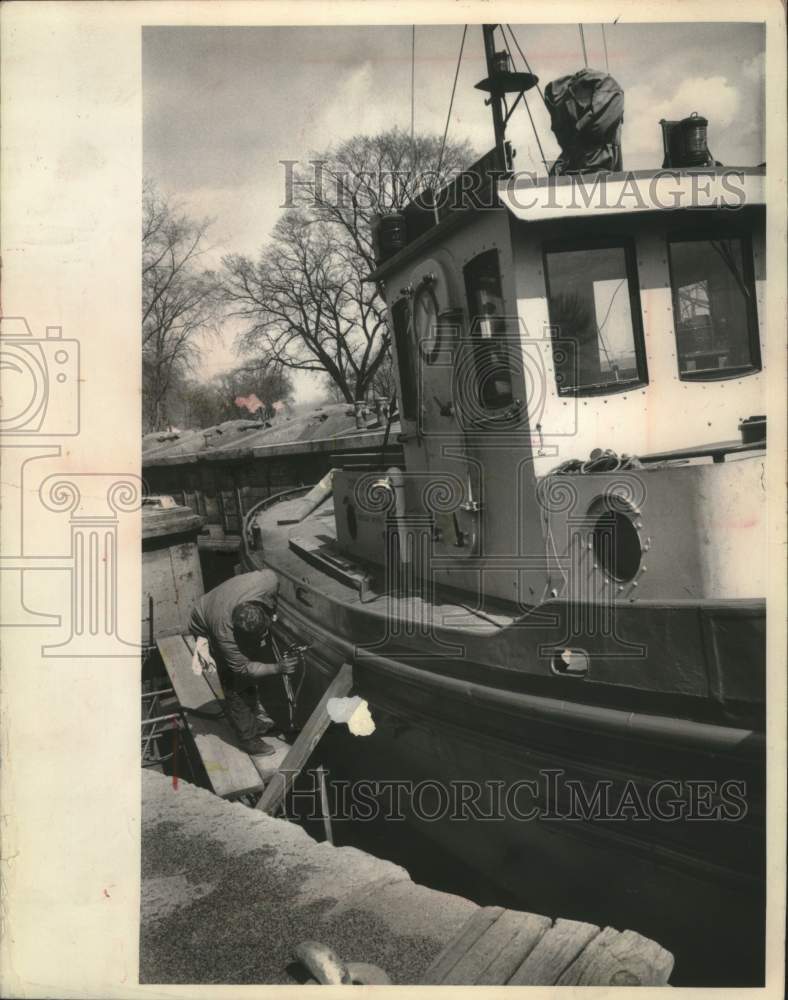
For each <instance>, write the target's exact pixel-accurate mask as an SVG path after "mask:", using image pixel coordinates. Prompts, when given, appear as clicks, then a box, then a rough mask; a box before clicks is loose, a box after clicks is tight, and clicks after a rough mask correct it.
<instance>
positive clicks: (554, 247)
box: [542, 236, 649, 398]
mask: <svg viewBox="0 0 788 1000" xmlns="http://www.w3.org/2000/svg"><path fill="white" fill-rule="evenodd" d="M582 250H623V251H624V266H625V268H626V272H627V273H626V280H627V290H628V292H629V312H630V318H631V321H632V339H633V342H634V347H635V362H636V364H637V373H638V377H637V380H633V381H631V382H627V383H626V385H621V384H620V383H617V382H611V383H610V384H609V385H602V386H590V387H585V386H577V387H574V386H569V387H565V386H561V385H560V384H559V382H558V372H557V371H554V373H553V374H554V377H555V386H556V390H557V392H558V395H559V396H561V397H570V398H571V397H576V396H581V397H582V396H613V395H620V394H621V393H623V392H634V391H635V390H637V389H642V388H643V387H644V386H647V385H648V382H649V379H648V361H647V358H646V339H645V335H644V332H643V312H642V308H641V304H640V276H639V274H638V267H637V252H636V249H635V241H634V239H633V238H632V237H631V236H608V237H604V238H597V239H595V238H587V239H586V238H575V239H563V240H548V241H547V242H545V243H543V244H542V272H543V274H544V284H545V291H546V293H547V313H548V316H550V339H551V341H553V342H555V341H560V340H561V339H563V340H569V339H571V338H567V337H564V338H561V337H560V335H559V337H556V336H555V326H554V324H553V322H552V319H553V317H552V315H551V314H550V298H551V296H550V270H549V267H548V255H549V254H551V253H565V252H567V251H582Z"/></svg>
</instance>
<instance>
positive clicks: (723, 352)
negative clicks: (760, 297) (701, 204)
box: [669, 239, 760, 381]
mask: <svg viewBox="0 0 788 1000" xmlns="http://www.w3.org/2000/svg"><path fill="white" fill-rule="evenodd" d="M669 250H670V276H671V286H672V290H673V318H674V323H675V328H676V348H677V354H678V363H679V377H680V378H682V379H698V380H702V381H705V380H708V379H718V378H729V377H731V376H732V375H739V374H743V373H746V372H748V371H755V370H757V369H759V368H760V357H759V350H758V321H757V313H756V306H755V284H754V281H753V274H752V263H751V254H750V248H749V246H748V245H745V243H744V241H743V240H741V239H709V240H704V239H693V240H681V241H678V240H676V241H673V242H671V243H669Z"/></svg>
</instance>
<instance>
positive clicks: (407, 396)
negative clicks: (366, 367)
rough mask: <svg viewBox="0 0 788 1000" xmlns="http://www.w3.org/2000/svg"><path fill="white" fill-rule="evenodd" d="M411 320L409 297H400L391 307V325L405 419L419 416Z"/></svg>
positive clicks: (413, 418)
mask: <svg viewBox="0 0 788 1000" xmlns="http://www.w3.org/2000/svg"><path fill="white" fill-rule="evenodd" d="M409 320H410V310H409V308H408V302H407V299H398V300H397V301H396V302H395V303H394V305H393V307H392V309H391V325H392V327H393V334H394V338H393V339H394V350H395V351H396V352H397V370H398V372H399V383H400V384H399V395H400V405H401V407H402V416H403V417H404V418H405V420H415V419H416V416H417V414H416V409H417V394H416V370H415V367H414V363H413V358H414V353H415V352H414V348H413V347H412V345H411V343H410V335H409V328H410V322H409Z"/></svg>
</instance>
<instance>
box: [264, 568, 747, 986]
mask: <svg viewBox="0 0 788 1000" xmlns="http://www.w3.org/2000/svg"><path fill="white" fill-rule="evenodd" d="M285 589H287V588H285ZM314 603H316V604H317V603H319V602H314ZM322 610H323V612H324V614H325V611H326V608H325V606H324V607H323V609H322ZM278 613H279V626H280V628H284V630H286V632H287V633H288V634H290V635H297V636H298V637H299V638H300V639H301V640H302V641H304V642H307V643H309V644H310V648H309V650H308V652H307V653H306V657H305V659H306V674H305V679H304V684H303V687H302V693H301V699H300V705H299V712H300V714H301V718H302V719H303V718H305V716H306V715H307V714H308V712H309V711H310V710H311V707H313V706H314V705H315V704H316V703H317V701H318V700H319V698H320V696H321V694H322V693H323V691H324V690H325V688H326V687H327V685H328V683H330V680H331V677H332V676H333V675H334V673H335V672H336V670H337V669H338V667H339V665H340V664H341V663H342V662H344V661H349V662H352V663H353V665H354V691H355V692H356V693H358V694H360V695H361V696H362V697H364V698H365V699H367V701H368V703H369V705H370V710H371V713H372V716H373V719H374V721H375V726H376V729H375V732H374V734H373V735H372V736H369V737H348V738H347V740H346V745H345V748H344V750H343V751H342V752H341V753H340V758H341V759H340V760H338V762H337V763H336V765H335V775H334V777H335V778H341V779H343V780H346V781H350V782H354V783H356V784H354V785H352V786H351V788H350V791H349V795H350V801H349V802H348V801H347V800H346V798H345V797H344V796H345V795H346V794H348V793H343V799H342V802H341V803H340V804H339V805H336V804H335V805H334V808H335V810H336V812H337V813H339V814H341V815H338V816H337V821H338V822H341V819H342V817H343V816H344V817H345V818H347V819H348V821H349V822H355V823H359V822H365V821H368V820H371V819H387V818H388V819H392V820H395V821H398V820H402V821H404V822H406V823H408V824H410V825H411V826H412V827H413V828H414V829H415V830H417V831H418V834H419V835H420V836H422V837H426V838H427V839H428V840H429V841H431V842H433V843H434V844H435V845H436V847H437V848H438V849H440V850H441V851H443V852H448V853H450V854H451V855H453V856H454V857H456V858H457V859H458V861H459V862H460V863H462V864H463V865H466V866H470V867H472V868H473V870H474V871H475V872H476V873H477V874H478V876H479V879H480V880H481V883H482V884H484V885H485V886H486V888H487V889H488V890H489V893H490V895H489V900H490V901H492V900H496V901H497V900H499V899H500V898H501V897H502V896H503V897H505V898H507V899H512V900H516V902H517V903H518V905H520V906H523V907H526V908H528V909H530V910H535V911H542V912H546V913H550V914H554V915H555V914H560V915H561V916H564V917H571V918H574V919H581V920H586V921H592V922H594V923H599V924H603V925H605V924H611V925H613V926H617V927H619V928H622V927H629V928H632V929H635V930H637V931H639V932H640V933H643V934H645V935H647V936H652V937H654V938H656V939H657V940H659V941H660V942H661V943H662V944H663V945H664V946H665V947H667V948H669V949H670V950H672V951H673V952H674V954H676V956H677V959H678V965H677V975H678V976H679V977H682V981H686V982H688V983H689V982H694V983H696V984H702V985H727V986H731V985H742V986H745V985H750V986H754V985H757V984H758V983H760V982H762V979H763V953H762V952H753V951H752V950H750V951H748V953H747V954H746V955H745V954H742V952H741V948H740V947H739V946H738V943H737V942H740V941H741V935H742V933H743V932H744V930H745V929H746V932H747V937H748V939H750V940H752V941H762V940H763V933H762V930H763V926H764V919H765V890H764V858H765V832H764V831H765V823H764V775H765V749H764V744H763V740H762V738H761V737H760V736H759V735H758V733H755V732H753V731H752V730H748V729H746V728H740V727H738V726H737V725H728V724H725V720H720V719H717V720H716V721H715V722H703V721H699V720H697V719H695V720H693V719H687V718H681V717H670V716H664V715H662V716H660V715H653V714H649V713H647V712H633V711H628V710H625V709H623V708H618V707H610V706H609V705H593V704H588V703H584V702H582V701H569V700H562V699H560V698H556V697H546V696H544V694H539V693H536V694H535V693H533V691H530V692H529V691H528V690H525V691H523V690H516V689H514V688H516V685H512V686H511V687H509V688H507V687H506V686H500V683H499V684H498V686H492V685H487V684H484V683H480V682H479V681H478V680H469V679H467V677H466V676H463V673H462V672H463V669H464V668H465V666H466V664H465V663H464V662H460V661H457V662H453V661H452V660H451V658H450V657H446V658H441V659H433V660H432V661H430V660H429V659H428V660H426V661H421V662H419V661H418V660H417V659H414V657H413V656H409V655H408V653H407V651H404V652H403V653H402V654H401V658H398V656H397V655H396V654H395V653H393V652H392V651H391V650H384V652H385V654H386V655H383V653H381V651H380V650H379V649H372V650H370V649H369V648H364V647H361V646H359V645H358V644H357V643H356V642H353V641H352V639H351V634H356V635H357V634H358V631H359V630H358V629H355V630H354V632H353V633H350V632H346V631H345V632H343V630H342V629H341V628H338V619H337V616H334V617H333V618H331V617H329V618H326V617H323V618H322V619H321V618H319V617H318V615H317V614H316V608H315V607H314V606H313V607H312V608H311V609H308V611H307V613H305V608H304V607H303V605H300V604H299V606H298V607H297V606H296V605H295V603H293V604H290V603H289V602H288V601H287V600H286V598H285V599H283V600H281V601H280V604H279V609H278ZM356 624H357V623H356ZM569 683H571V682H569ZM370 782H373V783H375V782H377V783H378V785H377V786H376V787H373V788H372V789H370V784H369V783H370ZM359 783H360V784H359ZM397 783H399V784H397ZM356 788H361V789H362V790H363V796H362V798H363V800H364V801H363V802H362V803H361V805H359V803H357V802H355V799H354V795H355V792H354V789H356ZM395 788H399V789H400V791H398V792H396V803H395V794H394V792H393V789H395ZM475 788H478V790H479V791H478V795H477V796H476V797H475V798H474V789H475ZM463 796H464V799H463ZM371 800H374V803H375V805H374V806H370V801H371ZM370 809H371V810H372V812H373V813H374V815H373V816H368V815H367V813H368V812H369V811H370ZM392 809H394V810H395V811H394V813H392ZM675 813H678V815H675Z"/></svg>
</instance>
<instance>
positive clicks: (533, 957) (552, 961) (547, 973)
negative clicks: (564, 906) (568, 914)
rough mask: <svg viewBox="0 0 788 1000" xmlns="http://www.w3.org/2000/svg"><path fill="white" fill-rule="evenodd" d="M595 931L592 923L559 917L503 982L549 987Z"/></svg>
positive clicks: (595, 927)
mask: <svg viewBox="0 0 788 1000" xmlns="http://www.w3.org/2000/svg"><path fill="white" fill-rule="evenodd" d="M597 934H599V928H598V927H597V926H595V925H594V924H584V923H580V922H579V921H577V920H562V919H558V920H556V922H555V924H553V926H552V927H551V928H550V929H549V930H548V931H547V933H546V934H545V935H544V937H543V938H542V939H541V940H540V941H539V942H538V944H537V945H536V947H535V948H534V949H533V951H532V952H531V953H530V955H528V956H527V957H526V958H525V961H523V962H522V964H520V965H519V967H517V966H516V967H515V969H513V970H512V972H511V974H510V977H509V979H508V980H503V981H504V982H505V983H507V985H509V986H552V985H553V983H554V982H555V981H556V979H558V977H559V976H560V975H561V974H562V973H563V972H564V970H565V969H567V968H568V967H569V966H570V965H571V964H572V962H574V960H575V959H576V958H577V956H578V955H579V954H580V953H581V952H582V950H583V949H584V948H585V946H586V945H587V944H588V943H589V942H590V941H592V940H593V939H594V938H595V937H596V936H597Z"/></svg>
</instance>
